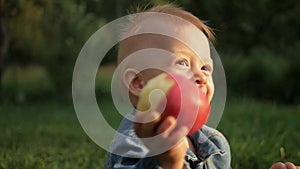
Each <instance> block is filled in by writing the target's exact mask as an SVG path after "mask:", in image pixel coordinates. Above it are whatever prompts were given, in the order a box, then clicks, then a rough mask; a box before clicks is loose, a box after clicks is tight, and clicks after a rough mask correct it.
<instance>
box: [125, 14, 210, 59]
mask: <svg viewBox="0 0 300 169" xmlns="http://www.w3.org/2000/svg"><path fill="white" fill-rule="evenodd" d="M127 33H128V34H127V36H128V37H130V36H135V35H139V38H135V41H134V43H132V44H131V45H137V46H139V45H142V44H144V47H143V49H145V48H147V45H148V47H149V48H150V47H157V48H161V49H165V48H172V47H173V48H177V46H180V45H178V44H180V43H181V44H184V46H186V47H187V48H188V49H190V50H191V51H192V52H193V53H195V55H197V56H198V57H200V58H201V60H203V61H204V62H210V61H211V58H210V49H209V42H208V39H207V37H206V36H205V35H204V33H203V32H202V31H200V30H199V29H198V28H197V27H196V26H195V25H193V24H192V23H190V22H188V21H186V20H183V19H181V18H178V17H176V16H174V17H173V16H170V15H168V16H165V15H163V17H161V16H159V17H156V16H155V17H148V18H145V19H143V20H140V21H139V22H137V23H136V25H135V26H134V27H133V28H132V29H131V30H130V31H129V32H127ZM143 33H144V34H147V35H143ZM165 37H169V38H170V39H173V42H174V39H175V40H176V41H178V42H180V43H173V42H171V41H164V40H162V39H164V38H165ZM133 39H134V38H133ZM151 42H152V43H154V44H151ZM164 42H165V43H164ZM181 49H182V48H180V47H178V51H180V50H181ZM171 52H173V51H171Z"/></svg>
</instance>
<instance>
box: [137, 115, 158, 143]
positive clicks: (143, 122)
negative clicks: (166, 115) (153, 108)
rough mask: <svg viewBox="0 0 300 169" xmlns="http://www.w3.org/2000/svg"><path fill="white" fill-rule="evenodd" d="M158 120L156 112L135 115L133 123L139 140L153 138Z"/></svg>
mask: <svg viewBox="0 0 300 169" xmlns="http://www.w3.org/2000/svg"><path fill="white" fill-rule="evenodd" d="M159 120H160V118H159V113H157V112H148V113H137V114H136V122H135V123H134V128H135V131H136V134H137V136H139V137H141V138H145V137H151V136H153V135H154V133H155V127H156V125H157V123H158V122H159Z"/></svg>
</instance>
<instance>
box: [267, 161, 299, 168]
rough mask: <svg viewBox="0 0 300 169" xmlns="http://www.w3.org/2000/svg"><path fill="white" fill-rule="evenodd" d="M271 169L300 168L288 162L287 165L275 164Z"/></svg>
mask: <svg viewBox="0 0 300 169" xmlns="http://www.w3.org/2000/svg"><path fill="white" fill-rule="evenodd" d="M270 169H300V166H295V165H294V164H293V163H291V162H286V163H281V162H278V163H275V164H273V165H272V166H271V168H270Z"/></svg>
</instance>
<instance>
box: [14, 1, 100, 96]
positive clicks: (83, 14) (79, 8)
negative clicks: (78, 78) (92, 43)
mask: <svg viewBox="0 0 300 169" xmlns="http://www.w3.org/2000/svg"><path fill="white" fill-rule="evenodd" d="M9 12H10V14H9V17H10V20H9V30H10V34H11V37H12V42H11V43H10V48H9V62H10V64H18V65H26V64H32V63H35V64H42V65H43V66H44V67H45V68H46V69H47V71H48V72H49V74H50V76H51V79H52V80H53V82H54V84H55V87H56V91H57V94H58V96H61V98H63V99H64V100H67V99H68V98H69V97H70V93H71V82H72V70H73V66H74V64H75V60H76V58H77V56H78V54H79V51H80V49H81V47H82V46H83V44H84V42H85V41H86V40H87V38H88V37H89V36H90V35H91V34H92V33H93V32H94V31H95V30H96V29H97V27H98V26H100V25H101V23H104V21H103V20H101V18H98V19H97V18H95V16H94V15H92V14H91V13H88V12H87V11H86V4H85V3H84V2H82V3H76V2H75V1H73V0H64V1H58V0H44V1H34V0H15V1H10V10H9Z"/></svg>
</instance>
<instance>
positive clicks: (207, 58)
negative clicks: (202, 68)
mask: <svg viewBox="0 0 300 169" xmlns="http://www.w3.org/2000/svg"><path fill="white" fill-rule="evenodd" d="M174 54H175V55H176V56H177V55H179V56H180V55H184V56H186V57H191V56H193V57H198V58H199V59H200V61H201V62H203V63H205V64H210V65H212V64H213V60H212V59H211V57H210V56H198V55H196V53H194V52H192V51H187V50H177V51H175V52H174Z"/></svg>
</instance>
